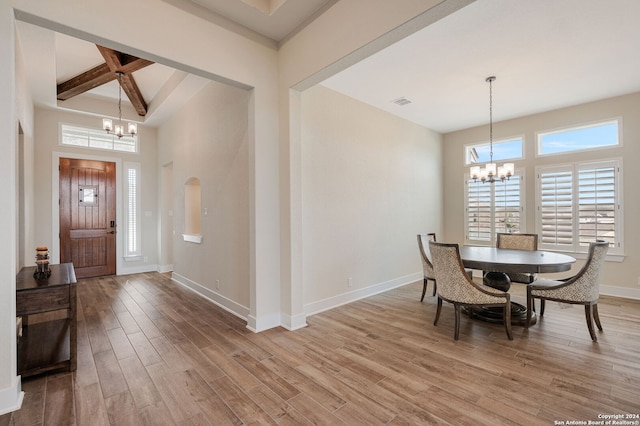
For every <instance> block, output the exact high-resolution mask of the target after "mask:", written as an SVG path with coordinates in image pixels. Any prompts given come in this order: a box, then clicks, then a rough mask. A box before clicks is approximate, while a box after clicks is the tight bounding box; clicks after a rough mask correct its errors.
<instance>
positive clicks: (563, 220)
mask: <svg viewBox="0 0 640 426" xmlns="http://www.w3.org/2000/svg"><path fill="white" fill-rule="evenodd" d="M538 179H539V181H538V185H539V187H538V197H539V200H538V206H539V207H538V209H539V212H538V213H539V223H540V230H541V232H540V237H539V238H540V239H541V241H540V244H542V245H550V246H556V247H557V248H560V249H562V248H563V246H564V249H567V248H568V247H569V246H572V245H573V172H572V168H571V167H566V168H556V169H553V170H549V171H543V172H540V173H539V174H538Z"/></svg>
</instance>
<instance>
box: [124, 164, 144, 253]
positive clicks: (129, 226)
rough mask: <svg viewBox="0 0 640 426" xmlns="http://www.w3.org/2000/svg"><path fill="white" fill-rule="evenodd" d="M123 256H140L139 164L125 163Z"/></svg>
mask: <svg viewBox="0 0 640 426" xmlns="http://www.w3.org/2000/svg"><path fill="white" fill-rule="evenodd" d="M124 172H125V197H126V198H125V200H126V212H125V227H124V231H125V232H124V234H125V235H124V238H125V253H124V255H125V257H133V256H140V254H141V252H142V250H141V247H140V235H141V229H140V224H139V223H138V218H139V217H140V214H139V203H138V197H139V187H140V164H138V163H128V162H127V163H125V164H124Z"/></svg>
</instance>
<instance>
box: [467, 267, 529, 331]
mask: <svg viewBox="0 0 640 426" xmlns="http://www.w3.org/2000/svg"><path fill="white" fill-rule="evenodd" d="M482 281H483V283H484V285H486V286H488V287H492V288H495V289H497V290H502V291H509V289H510V288H511V280H510V279H509V276H508V275H507V274H505V273H503V272H487V273H486V274H485V275H484V278H483V280H482ZM473 316H474V317H477V318H478V319H480V320H482V321H486V322H491V323H495V324H502V323H503V322H504V320H503V318H504V308H501V307H497V306H487V307H477V308H473ZM536 321H537V318H536V314H535V312H532V315H531V324H535V323H536ZM526 323H527V307H526V306H524V305H522V304H520V303H516V302H511V325H522V326H524V325H526Z"/></svg>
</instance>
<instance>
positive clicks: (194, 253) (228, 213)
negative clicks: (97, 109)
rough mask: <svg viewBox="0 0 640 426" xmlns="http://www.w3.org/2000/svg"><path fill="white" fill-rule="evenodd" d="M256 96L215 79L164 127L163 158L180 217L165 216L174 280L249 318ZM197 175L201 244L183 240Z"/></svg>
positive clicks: (175, 213) (160, 131) (160, 137)
mask: <svg viewBox="0 0 640 426" xmlns="http://www.w3.org/2000/svg"><path fill="white" fill-rule="evenodd" d="M250 95H251V94H250V92H249V91H246V90H242V89H238V88H235V87H231V86H227V85H224V84H222V83H216V82H211V83H209V84H208V85H207V86H205V87H204V88H203V89H202V90H201V91H200V92H199V93H198V94H197V95H195V96H194V97H193V98H192V99H191V100H190V101H189V102H188V103H187V104H186V105H185V106H184V107H183V108H182V110H181V111H180V112H179V113H177V114H176V115H174V116H173V117H172V118H171V120H169V121H167V122H166V123H164V124H163V125H162V126H161V127H160V128H159V129H158V143H159V160H158V162H159V164H160V165H165V164H169V163H170V164H172V182H171V183H170V184H171V188H168V191H171V193H172V194H173V196H172V197H171V198H173V206H172V208H171V209H172V211H173V216H172V217H167V218H165V219H166V220H172V221H173V229H174V230H175V235H174V236H173V240H172V241H171V246H172V247H173V254H172V257H173V277H174V279H176V280H178V281H180V282H182V283H184V284H186V285H188V286H190V287H192V288H194V289H195V290H197V291H198V292H200V293H202V294H204V295H205V296H207V297H209V298H211V299H212V300H215V301H216V302H217V303H219V304H220V305H222V306H224V307H226V308H227V309H228V310H230V311H232V312H234V313H235V314H236V315H238V316H240V317H242V318H244V319H247V316H248V315H249V304H250V280H249V262H250V260H249V252H250V248H249V227H250V219H249V214H250V211H249V176H250V174H249V146H248V145H249V133H248V132H249V128H248V125H249V114H248V112H249V99H250ZM158 173H159V174H161V173H162V171H160V170H158ZM191 178H197V179H199V180H200V188H201V194H202V200H201V206H202V208H201V211H199V212H198V213H200V217H201V225H202V243H201V244H196V243H193V242H187V241H184V240H183V238H182V234H183V233H184V232H185V221H186V219H187V218H186V217H185V184H186V183H187V181H188V180H189V179H191ZM168 191H166V190H163V192H165V193H166V192H168ZM205 212H206V214H205Z"/></svg>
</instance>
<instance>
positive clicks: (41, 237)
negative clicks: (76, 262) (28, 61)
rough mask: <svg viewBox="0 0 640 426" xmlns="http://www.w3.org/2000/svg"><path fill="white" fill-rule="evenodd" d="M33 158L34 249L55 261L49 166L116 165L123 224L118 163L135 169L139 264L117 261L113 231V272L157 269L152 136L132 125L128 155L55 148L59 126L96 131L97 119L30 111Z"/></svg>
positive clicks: (53, 181)
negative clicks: (66, 161)
mask: <svg viewBox="0 0 640 426" xmlns="http://www.w3.org/2000/svg"><path fill="white" fill-rule="evenodd" d="M35 123H36V127H35V137H36V154H35V182H36V183H35V188H34V194H35V205H36V208H37V217H36V221H35V240H36V244H37V245H45V246H47V247H49V251H50V256H51V258H52V261H53V262H57V261H59V259H60V251H59V250H60V245H59V240H58V239H57V238H55V236H56V235H57V233H58V228H59V225H58V224H59V217H58V215H57V208H56V206H57V204H56V203H57V201H56V200H57V198H56V196H57V193H58V187H57V184H58V174H57V170H56V168H55V166H54V163H55V164H57V159H58V158H59V157H65V156H69V157H72V158H86V159H96V160H104V161H114V162H116V174H117V176H116V181H117V183H118V186H117V188H116V196H117V199H118V201H117V205H118V210H117V211H116V219H117V223H118V224H119V225H120V226H121V225H122V224H124V220H123V215H124V202H123V200H122V195H123V194H124V176H123V174H122V173H123V168H122V167H123V166H124V162H134V163H139V164H140V173H141V177H140V192H139V197H140V198H139V203H140V214H141V217H140V218H139V219H140V222H139V223H140V226H141V244H142V246H141V250H142V251H141V255H142V257H143V258H142V259H141V260H139V261H134V262H125V261H124V260H123V247H124V240H123V239H124V232H118V239H117V246H118V256H117V259H116V261H117V273H118V274H127V273H133V272H143V271H155V270H156V269H157V266H156V265H157V262H158V251H157V246H158V244H157V216H158V213H157V210H158V206H157V182H156V171H157V167H156V164H157V163H156V157H157V153H156V151H157V150H156V131H155V129H153V128H149V127H145V126H138V139H139V153H137V154H130V153H122V152H116V151H107V150H96V149H88V148H76V147H69V146H62V145H60V144H59V134H60V123H64V124H70V125H77V126H82V127H92V128H98V129H99V128H101V127H102V120H101V118H100V117H95V116H90V115H82V114H76V113H73V112H65V111H61V110H53V109H48V108H36V120H35Z"/></svg>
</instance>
